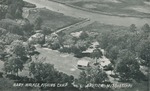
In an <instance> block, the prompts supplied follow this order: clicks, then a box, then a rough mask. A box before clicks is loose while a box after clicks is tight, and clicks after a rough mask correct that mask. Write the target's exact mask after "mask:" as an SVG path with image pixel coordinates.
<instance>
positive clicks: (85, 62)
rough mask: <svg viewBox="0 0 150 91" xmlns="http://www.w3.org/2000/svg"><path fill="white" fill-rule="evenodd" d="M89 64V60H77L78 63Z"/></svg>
mask: <svg viewBox="0 0 150 91" xmlns="http://www.w3.org/2000/svg"><path fill="white" fill-rule="evenodd" d="M88 64H89V61H87V60H79V61H78V62H77V65H82V66H88Z"/></svg>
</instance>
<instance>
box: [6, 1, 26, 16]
mask: <svg viewBox="0 0 150 91" xmlns="http://www.w3.org/2000/svg"><path fill="white" fill-rule="evenodd" d="M6 3H7V4H8V10H7V13H6V18H10V19H18V18H22V8H23V6H24V2H23V0H11V1H10V0H7V1H6Z"/></svg>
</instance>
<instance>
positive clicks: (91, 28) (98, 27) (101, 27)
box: [64, 22, 128, 34]
mask: <svg viewBox="0 0 150 91" xmlns="http://www.w3.org/2000/svg"><path fill="white" fill-rule="evenodd" d="M112 30H117V31H118V30H119V31H120V32H122V33H127V30H128V28H127V27H124V26H114V25H106V24H103V23H99V22H93V23H91V24H89V25H86V26H83V27H79V28H78V29H76V30H74V29H69V30H66V31H64V32H65V33H67V34H69V33H72V32H79V31H88V32H97V33H103V32H108V31H112ZM124 30H125V31H124Z"/></svg>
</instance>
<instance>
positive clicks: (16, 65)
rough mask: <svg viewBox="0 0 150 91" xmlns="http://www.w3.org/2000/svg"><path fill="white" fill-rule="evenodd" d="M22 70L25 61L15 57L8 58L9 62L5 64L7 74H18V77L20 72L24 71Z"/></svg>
mask: <svg viewBox="0 0 150 91" xmlns="http://www.w3.org/2000/svg"><path fill="white" fill-rule="evenodd" d="M22 69H23V61H22V60H21V59H20V58H19V57H17V56H15V55H13V56H12V57H10V58H8V60H7V61H6V62H5V63H4V70H5V72H6V74H7V73H11V74H17V76H18V72H19V71H22Z"/></svg>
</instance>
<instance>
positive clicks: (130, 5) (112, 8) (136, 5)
mask: <svg viewBox="0 0 150 91" xmlns="http://www.w3.org/2000/svg"><path fill="white" fill-rule="evenodd" d="M52 1H58V2H62V3H64V4H70V5H73V6H77V7H81V8H83V9H86V10H90V11H93V10H94V11H96V12H101V13H105V14H110V15H122V16H123V15H124V16H136V17H149V15H150V10H149V9H150V5H149V3H147V2H144V1H143V0H132V1H131V0H61V1H60V0H52Z"/></svg>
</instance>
